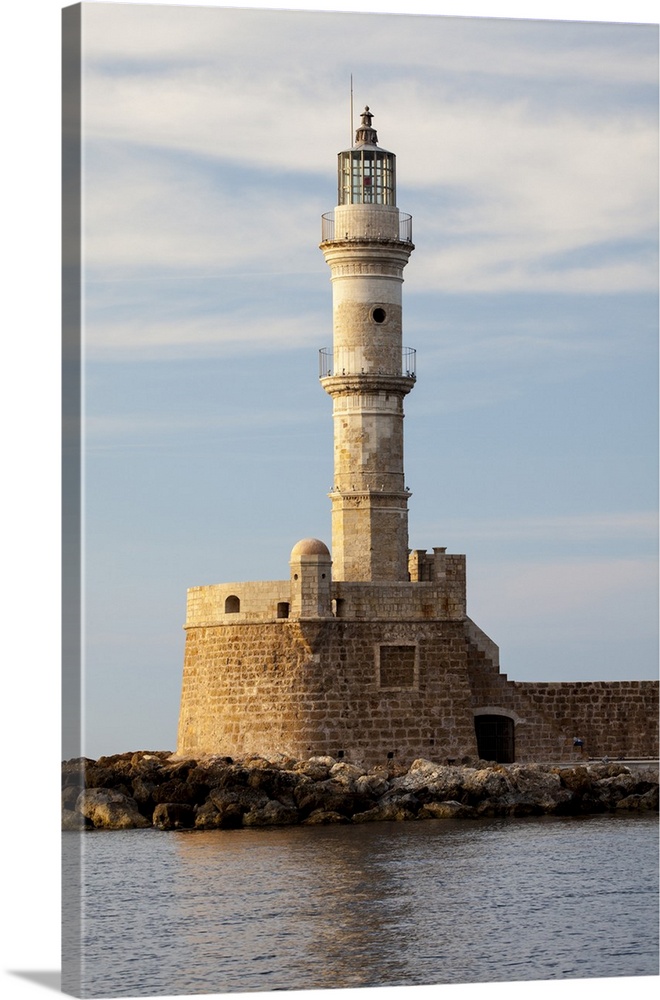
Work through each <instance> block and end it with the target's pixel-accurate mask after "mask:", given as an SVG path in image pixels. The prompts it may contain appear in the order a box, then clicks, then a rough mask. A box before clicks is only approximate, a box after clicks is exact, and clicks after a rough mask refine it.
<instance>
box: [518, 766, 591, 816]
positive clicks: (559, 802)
mask: <svg viewBox="0 0 660 1000" xmlns="http://www.w3.org/2000/svg"><path fill="white" fill-rule="evenodd" d="M509 776H510V778H511V783H512V785H513V789H512V792H511V793H510V794H508V795H507V796H506V802H507V804H508V805H509V806H510V810H509V815H512V816H530V815H551V814H553V813H563V814H566V813H572V812H576V811H577V810H578V808H579V797H578V796H577V795H576V793H575V792H573V791H572V790H571V789H570V788H568V787H566V786H565V785H564V784H562V780H561V777H560V775H559V773H558V772H557V771H556V770H554V769H552V768H548V767H543V766H538V765H535V764H528V765H525V766H515V765H514V766H513V767H511V769H510V771H509Z"/></svg>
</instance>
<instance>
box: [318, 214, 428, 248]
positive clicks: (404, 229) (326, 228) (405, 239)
mask: <svg viewBox="0 0 660 1000" xmlns="http://www.w3.org/2000/svg"><path fill="white" fill-rule="evenodd" d="M334 238H335V213H334V212H326V213H325V215H322V216H321V241H322V242H323V243H325V242H326V241H328V240H334ZM348 239H349V240H361V239H373V236H371V235H370V234H368V233H363V234H359V233H354V234H353V235H352V236H349V237H348ZM399 240H400V241H401V242H402V243H412V215H406V213H405V212H399Z"/></svg>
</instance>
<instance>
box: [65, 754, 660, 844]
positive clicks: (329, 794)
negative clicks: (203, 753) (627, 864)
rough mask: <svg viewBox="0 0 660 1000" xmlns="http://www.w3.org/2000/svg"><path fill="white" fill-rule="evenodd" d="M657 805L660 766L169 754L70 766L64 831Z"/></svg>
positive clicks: (311, 822) (558, 812)
mask: <svg viewBox="0 0 660 1000" xmlns="http://www.w3.org/2000/svg"><path fill="white" fill-rule="evenodd" d="M657 809H658V770H657V767H654V768H651V767H648V768H643V769H639V768H635V769H634V770H633V769H632V768H629V767H627V766H626V765H624V764H620V763H616V764H613V763H610V764H608V763H590V764H586V765H578V766H567V767H561V766H550V765H543V764H524V765H523V764H507V765H504V764H496V763H493V762H492V761H491V762H488V761H483V760H470V759H467V758H466V759H465V760H463V761H462V762H461V764H460V765H455V764H451V765H443V764H438V763H434V762H433V761H430V760H423V759H420V760H416V761H414V762H413V763H412V764H411V765H410V767H408V768H406V767H403V766H401V765H396V764H389V765H388V766H384V765H383V766H379V767H374V768H371V769H370V770H368V771H367V770H364V769H363V768H361V767H357V766H355V765H354V764H349V763H346V762H344V761H337V760H335V759H334V758H332V757H312V758H311V759H310V760H306V761H296V760H292V759H290V758H282V759H278V760H265V759H264V758H261V757H252V758H249V759H247V760H243V761H233V760H232V759H231V758H230V757H205V758H203V759H201V758H200V759H198V760H187V759H186V760H183V759H181V758H177V757H175V756H174V755H173V754H172V753H171V752H170V751H155V752H149V751H140V752H138V753H124V754H116V755H114V756H112V757H100V758H99V759H98V760H89V759H88V758H77V759H75V760H70V761H65V762H64V763H63V765H62V810H63V815H62V826H63V829H65V830H80V829H107V830H122V829H128V828H136V827H145V828H146V827H156V828H158V829H160V830H177V829H197V830H208V829H226V828H232V827H234V828H235V827H260V826H284V825H291V824H303V825H307V826H312V825H315V824H325V823H369V822H374V821H379V820H397V821H398V820H412V819H430V818H458V819H468V818H470V819H471V818H479V817H481V816H535V815H536V816H539V815H578V816H579V815H586V814H589V813H602V812H607V811H610V812H612V811H615V810H634V811H648V810H657Z"/></svg>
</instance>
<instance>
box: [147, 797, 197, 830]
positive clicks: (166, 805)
mask: <svg viewBox="0 0 660 1000" xmlns="http://www.w3.org/2000/svg"><path fill="white" fill-rule="evenodd" d="M152 823H153V825H154V826H155V827H156V828H157V829H158V830H181V829H189V828H190V827H191V826H194V824H195V813H194V810H193V807H192V806H189V805H186V804H185V803H183V802H159V803H158V805H157V806H156V808H155V809H154V815H153V819H152Z"/></svg>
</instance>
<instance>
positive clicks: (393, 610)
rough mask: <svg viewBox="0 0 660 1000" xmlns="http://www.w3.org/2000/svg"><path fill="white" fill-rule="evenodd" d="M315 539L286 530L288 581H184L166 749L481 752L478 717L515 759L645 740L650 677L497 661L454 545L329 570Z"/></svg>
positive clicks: (614, 752)
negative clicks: (347, 574) (510, 671)
mask: <svg viewBox="0 0 660 1000" xmlns="http://www.w3.org/2000/svg"><path fill="white" fill-rule="evenodd" d="M314 547H315V548H316V551H314V552H306V551H305V549H306V548H314ZM324 549H325V546H323V545H322V543H319V542H314V543H313V544H312V545H310V544H309V542H307V543H299V545H298V546H296V547H295V548H294V551H293V553H292V559H291V577H290V579H289V580H278V581H258V582H248V583H239V582H231V583H226V584H216V585H213V586H209V587H193V588H191V590H189V592H188V616H187V622H186V626H185V627H186V653H185V663H184V679H183V692H182V702H181V716H180V723H179V739H178V747H177V752H178V753H179V754H180V755H185V756H194V755H195V754H198V755H199V754H213V753H221V754H227V755H229V756H232V757H245V756H248V755H250V754H262V755H265V756H269V755H271V756H272V755H278V754H284V755H285V756H290V757H294V758H301V759H302V758H307V757H310V756H315V755H322V756H325V755H328V756H332V757H335V758H337V759H343V760H346V761H351V762H356V763H361V764H365V765H368V766H373V765H374V764H377V763H386V762H387V761H388V760H395V761H397V762H399V763H403V764H409V763H410V762H411V761H413V760H414V759H416V758H418V757H426V758H429V759H433V760H438V761H446V760H447V759H455V760H460V759H461V758H463V757H475V756H483V755H484V752H485V751H484V745H481V746H480V731H481V730H483V732H486V731H487V727H488V726H490V727H491V728H492V727H494V728H495V731H499V729H501V727H502V726H504V727H505V737H506V738H505V742H504V743H502V736H501V734H500V736H498V739H499V740H500V742H499V743H497V744H496V747H499V750H498V749H496V750H495V751H493V753H494V754H495V755H497V754H499V755H500V756H501V755H503V756H504V757H506V756H507V755H508V757H509V758H510V759H511V760H516V761H520V762H529V761H535V760H546V761H547V760H556V761H571V762H574V761H575V760H580V759H583V758H587V757H592V758H593V757H597V758H600V757H605V756H609V757H612V758H614V757H617V758H621V757H626V758H628V759H630V758H633V757H655V756H656V755H657V752H658V723H657V720H658V684H657V682H653V681H619V682H614V681H613V682H605V681H596V682H574V683H570V682H569V683H525V682H517V681H510V680H508V678H507V676H506V674H501V673H500V671H499V650H498V647H497V645H496V644H495V643H494V642H493V641H492V640H491V639H490V638H489V637H488V636H487V635H485V633H484V632H482V631H481V629H479V628H478V627H477V626H476V625H475V623H474V622H472V621H471V619H470V618H468V617H467V615H466V609H465V603H466V602H465V560H464V557H463V556H460V555H447V554H446V553H445V552H444V550H442V549H436V550H434V552H433V553H422V552H419V551H416V552H414V553H411V556H410V567H411V575H413V574H416V575H417V576H419V577H424V579H417V580H411V581H410V582H400V583H386V582H375V583H374V582H371V583H356V582H344V581H338V582H335V581H333V580H332V575H331V562H330V558H329V554H327V549H326V550H325V551H323V550H324ZM319 595H320V596H319ZM484 727H486V728H484ZM507 727H508V728H507ZM481 735H482V736H483V733H481ZM576 738H579V739H580V740H582V742H583V746H582V747H581V748H579V747H578V748H576V747H575V746H574V741H575V739H576ZM507 740H508V742H507ZM482 744H483V740H482ZM485 746H486V747H488V746H489V744H488V743H487V742H486V744H485ZM492 759H497V756H493V758H492Z"/></svg>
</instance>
